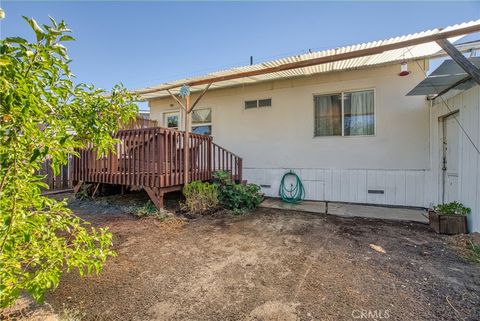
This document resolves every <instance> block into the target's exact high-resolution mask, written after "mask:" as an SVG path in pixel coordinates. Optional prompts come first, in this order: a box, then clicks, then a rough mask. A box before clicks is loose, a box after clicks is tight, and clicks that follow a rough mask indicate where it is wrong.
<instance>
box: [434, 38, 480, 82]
mask: <svg viewBox="0 0 480 321" xmlns="http://www.w3.org/2000/svg"><path fill="white" fill-rule="evenodd" d="M436 42H437V44H438V45H439V46H440V47H442V49H443V50H445V52H446V53H448V55H449V56H450V57H452V59H453V60H454V61H455V62H456V63H457V65H459V66H460V67H461V68H462V69H463V70H465V72H466V73H467V74H468V75H469V76H470V77H472V79H473V80H475V82H476V83H477V84H479V85H480V70H479V69H478V68H477V67H476V66H475V65H474V64H472V63H471V62H470V61H468V59H467V58H466V57H465V56H464V55H463V54H462V53H461V52H460V51H458V50H457V48H455V46H454V45H453V44H452V43H451V42H450V41H448V40H447V39H439V40H437V41H436Z"/></svg>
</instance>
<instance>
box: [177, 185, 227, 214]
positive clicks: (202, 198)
mask: <svg viewBox="0 0 480 321" xmlns="http://www.w3.org/2000/svg"><path fill="white" fill-rule="evenodd" d="M183 195H184V196H185V202H184V203H183V204H182V209H183V210H186V211H188V212H190V213H193V214H207V213H210V212H212V211H213V210H214V209H216V208H217V207H218V190H217V186H216V185H214V184H210V183H204V182H201V181H193V182H190V183H188V184H187V185H185V187H184V188H183Z"/></svg>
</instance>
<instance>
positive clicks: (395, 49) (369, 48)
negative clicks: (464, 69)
mask: <svg viewBox="0 0 480 321" xmlns="http://www.w3.org/2000/svg"><path fill="white" fill-rule="evenodd" d="M479 31H480V20H477V21H472V22H468V23H462V24H459V25H454V26H449V27H446V28H438V29H433V30H428V31H423V32H419V33H415V34H411V35H406V36H401V37H396V38H391V39H387V40H380V41H374V42H369V43H363V44H358V45H353V46H347V47H342V48H336V49H330V50H324V51H318V52H312V53H307V54H303V55H297V56H293V57H287V58H282V59H278V60H274V61H269V62H265V63H261V64H256V65H251V66H243V67H237V68H232V69H229V70H224V71H219V72H214V73H211V74H208V75H206V76H200V77H192V78H185V79H181V80H177V81H173V82H169V83H164V84H161V85H158V86H154V87H147V88H142V89H137V90H135V91H134V92H135V93H137V94H138V95H139V97H140V98H141V99H143V100H150V99H155V98H160V97H164V96H168V95H169V94H170V93H169V92H168V91H167V90H170V91H171V92H172V93H177V92H178V88H179V87H181V86H182V85H188V86H190V91H191V92H197V91H201V90H203V89H204V88H203V87H204V85H207V84H211V87H210V88H211V89H219V88H227V87H234V86H239V85H248V84H252V83H257V82H263V81H271V80H277V79H286V78H293V77H299V76H309V75H314V74H319V73H326V72H335V71H344V70H350V69H358V68H366V67H373V66H378V65H382V64H388V63H395V62H399V61H402V60H417V59H425V58H430V57H433V56H438V55H439V54H440V53H441V52H442V50H441V48H440V47H439V46H438V45H437V44H436V43H435V41H436V40H439V39H448V40H449V41H456V40H458V39H459V38H461V37H462V36H463V35H466V34H470V33H474V32H479Z"/></svg>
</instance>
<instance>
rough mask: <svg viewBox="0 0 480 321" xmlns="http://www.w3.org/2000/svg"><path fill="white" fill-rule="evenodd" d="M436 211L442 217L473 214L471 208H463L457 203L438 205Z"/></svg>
mask: <svg viewBox="0 0 480 321" xmlns="http://www.w3.org/2000/svg"><path fill="white" fill-rule="evenodd" d="M434 209H435V211H436V212H437V213H438V214H442V215H467V214H470V212H471V210H470V208H468V207H465V206H463V204H462V203H459V202H457V201H455V202H450V203H446V204H440V205H437V206H435V207H434Z"/></svg>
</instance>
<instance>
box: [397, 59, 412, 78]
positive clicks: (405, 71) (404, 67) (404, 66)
mask: <svg viewBox="0 0 480 321" xmlns="http://www.w3.org/2000/svg"><path fill="white" fill-rule="evenodd" d="M409 74H410V71H408V64H407V62H406V61H403V62H402V63H401V64H400V73H399V74H398V75H399V76H400V77H405V76H407V75H409Z"/></svg>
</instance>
